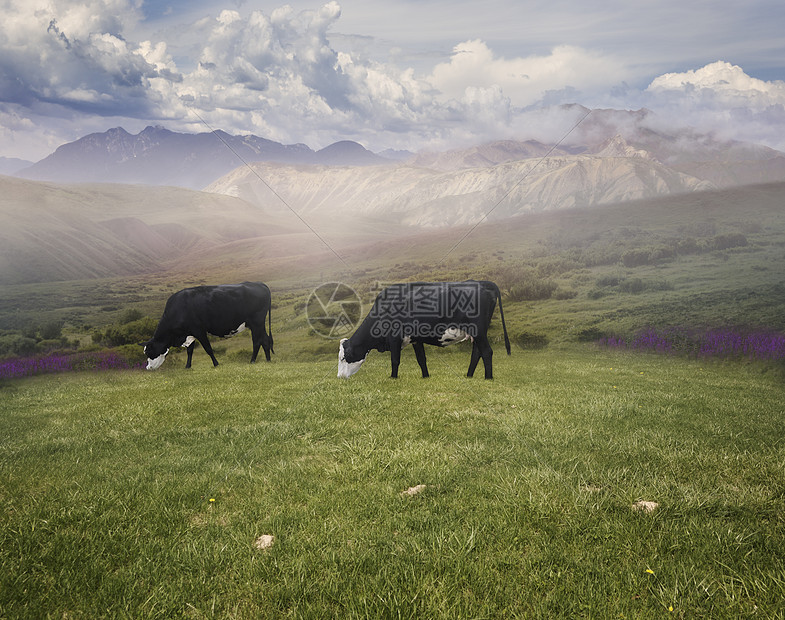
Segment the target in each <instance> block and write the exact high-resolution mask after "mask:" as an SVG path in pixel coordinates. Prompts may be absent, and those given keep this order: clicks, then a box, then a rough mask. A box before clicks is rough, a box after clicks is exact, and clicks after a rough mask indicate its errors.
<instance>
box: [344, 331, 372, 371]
mask: <svg viewBox="0 0 785 620" xmlns="http://www.w3.org/2000/svg"><path fill="white" fill-rule="evenodd" d="M347 340H348V339H347V338H344V339H343V340H341V344H340V346H339V347H338V376H339V377H340V378H341V379H348V378H349V377H351V376H352V375H353V374H354V373H356V372H357V371H358V370H360V366H362V363H363V362H364V361H365V357H368V354H367V353H366V355H365V357H363V358H362V359H360V360H358V361H356V362H347V361H346V348H345V345H346V341H347Z"/></svg>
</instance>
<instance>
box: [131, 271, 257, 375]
mask: <svg viewBox="0 0 785 620" xmlns="http://www.w3.org/2000/svg"><path fill="white" fill-rule="evenodd" d="M270 301H271V296H270V289H269V288H267V285H266V284H262V283H261V282H243V283H242V284H219V285H217V286H196V287H193V288H186V289H183V290H182V291H178V292H177V293H174V294H173V295H172V296H171V297H170V298H169V299H168V300H167V302H166V307H165V308H164V314H163V316H162V317H161V320H160V321H159V322H158V327H156V329H155V333H154V334H153V337H152V338H151V339H150V340H148V341H147V342H143V343H142V346H143V347H144V352H145V355H147V370H155V369H156V368H159V367H160V366H161V364H163V363H164V359H166V354H167V353H168V352H169V349H170V348H171V347H186V350H187V352H188V361H187V362H186V364H185V367H186V368H190V367H191V356H192V355H193V352H194V346H196V343H197V342H199V344H201V345H202V348H203V349H204V350H205V352H206V353H207V355H209V356H210V359H211V360H213V366H218V361H217V360H216V359H215V355H214V354H213V348H212V347H211V346H210V341H209V340H208V339H207V334H212V335H214V336H219V337H222V338H223V337H226V336H233V335H234V334H236V333H238V332H241V331H243V330H245V329H250V330H251V340H252V341H253V354H252V355H251V362H252V363H253V362H255V361H256V356H257V355H258V354H259V347H262V348H263V349H264V355H265V357H266V358H267V361H268V362H269V361H270V353H271V352H273V337H272V319H271V317H270ZM265 318H266V319H267V321H268V324H269V327H270V333H269V334H268V333H267V332H266V331H265V328H264V322H265Z"/></svg>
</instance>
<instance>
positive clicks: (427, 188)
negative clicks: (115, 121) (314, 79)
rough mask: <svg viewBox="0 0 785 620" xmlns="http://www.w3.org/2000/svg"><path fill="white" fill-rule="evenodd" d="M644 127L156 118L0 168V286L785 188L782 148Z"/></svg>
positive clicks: (635, 120)
mask: <svg viewBox="0 0 785 620" xmlns="http://www.w3.org/2000/svg"><path fill="white" fill-rule="evenodd" d="M584 110H585V109H584V108H581V109H579V110H577V112H578V113H580V114H583V113H584ZM586 112H588V111H586ZM650 120H651V119H650V118H649V113H648V112H646V111H641V110H639V111H636V112H629V111H618V110H594V111H592V112H591V114H590V115H589V116H588V117H586V121H585V122H583V123H581V124H580V126H578V127H576V128H575V131H574V132H572V134H571V136H570V141H569V142H567V141H566V140H562V141H560V142H556V143H545V142H540V141H537V140H533V139H529V140H503V141H496V142H490V143H487V144H482V145H476V146H471V147H468V148H462V149H454V150H450V151H443V152H421V153H417V154H411V153H401V152H393V151H385V152H384V153H383V154H374V153H371V152H370V151H368V150H367V149H365V148H364V147H363V146H361V145H359V144H357V143H355V142H350V141H342V142H337V143H335V144H333V145H330V146H328V147H326V148H324V149H321V150H318V151H315V150H313V149H311V148H310V147H308V146H306V145H302V144H295V145H283V144H280V143H277V142H274V141H271V140H266V139H264V138H258V137H255V136H230V135H229V134H226V133H224V132H221V131H216V132H211V133H203V134H181V133H176V132H172V131H169V130H166V129H163V128H161V127H148V128H147V129H145V130H144V131H142V132H140V133H139V134H138V135H135V136H134V135H131V134H129V133H128V132H126V131H125V130H124V129H122V128H116V129H111V130H109V131H107V132H104V133H100V134H91V135H89V136H85V137H84V138H82V139H80V140H77V141H75V142H71V143H69V144H65V145H63V146H61V147H60V148H58V149H57V150H56V151H55V152H54V153H52V154H51V155H49V156H48V157H46V158H45V159H43V160H41V161H39V162H37V163H36V164H33V165H31V166H28V167H27V168H26V169H24V170H22V171H20V172H18V173H16V176H15V177H0V284H19V283H26V282H46V281H62V280H72V279H74V280H75V279H83V278H101V277H113V276H125V275H131V274H140V273H152V272H158V271H161V270H167V269H175V268H177V269H180V268H182V269H185V270H191V269H192V268H194V267H195V266H196V265H203V266H204V265H210V266H216V267H217V266H219V265H221V264H229V263H231V262H233V261H237V260H240V259H239V258H238V257H242V259H241V262H242V261H252V262H255V263H260V262H261V263H265V262H269V261H275V260H277V258H278V257H281V256H288V257H292V256H312V255H315V254H317V253H320V252H322V253H323V252H324V251H325V250H326V249H330V250H336V249H337V250H340V251H343V250H344V249H347V250H348V249H349V248H351V247H355V246H358V245H363V244H365V245H367V244H374V243H377V242H383V241H384V240H387V239H391V238H396V237H402V236H404V237H405V236H411V235H417V234H420V233H421V232H422V231H423V230H424V229H426V230H427V229H445V230H446V229H448V228H450V227H454V226H462V227H469V228H471V227H474V226H476V225H478V224H480V223H482V222H485V221H486V220H489V221H504V220H506V218H510V217H515V216H521V215H526V214H533V213H539V212H545V211H556V210H564V209H578V208H584V209H585V208H592V207H597V206H600V205H608V204H614V203H622V202H629V201H640V200H646V199H652V198H657V197H662V196H668V195H678V194H686V193H692V192H698V191H706V190H717V189H723V188H730V187H735V186H742V185H752V184H760V183H772V182H782V181H785V154H784V153H780V152H778V151H775V150H772V149H769V148H767V147H763V146H760V145H756V144H750V143H741V142H730V141H725V140H721V139H719V138H718V137H716V136H711V135H705V134H699V133H697V132H694V131H690V130H682V131H679V132H667V131H662V130H660V131H657V130H654V129H652V128H651V126H650V125H651V124H650V123H649V121H650ZM16 163H18V162H16ZM20 177H21V178H20ZM195 188H196V189H198V190H200V191H196V189H195ZM741 208H743V205H740V209H741ZM314 233H316V234H314Z"/></svg>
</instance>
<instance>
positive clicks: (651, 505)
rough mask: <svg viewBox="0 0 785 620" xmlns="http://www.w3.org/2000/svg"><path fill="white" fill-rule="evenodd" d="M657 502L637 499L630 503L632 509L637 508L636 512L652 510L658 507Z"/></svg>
mask: <svg viewBox="0 0 785 620" xmlns="http://www.w3.org/2000/svg"><path fill="white" fill-rule="evenodd" d="M659 506H660V505H659V504H658V503H657V502H648V501H646V500H642V499H641V500H638V501H637V502H635V503H634V504H633V505H632V509H633V510H637V511H638V512H647V513H648V512H654V511H655V510H657V508H659Z"/></svg>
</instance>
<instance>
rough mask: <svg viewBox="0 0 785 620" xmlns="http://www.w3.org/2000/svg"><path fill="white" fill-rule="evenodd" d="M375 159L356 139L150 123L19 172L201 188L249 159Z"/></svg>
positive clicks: (43, 177) (93, 139)
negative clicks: (313, 143)
mask: <svg viewBox="0 0 785 620" xmlns="http://www.w3.org/2000/svg"><path fill="white" fill-rule="evenodd" d="M255 161H272V162H283V163H290V164H305V163H308V164H337V165H345V164H351V165H354V166H363V165H373V164H378V163H381V162H386V161H389V160H387V159H385V158H383V157H379V156H378V155H374V154H373V153H371V152H370V151H368V150H366V149H365V148H364V147H362V146H361V145H359V144H357V143H356V142H348V141H347V142H339V143H336V144H334V145H331V146H328V147H327V148H324V149H322V150H320V151H316V152H315V151H313V150H312V149H311V148H310V147H308V146H306V145H304V144H291V145H284V144H281V143H279V142H274V141H272V140H267V139H265V138H259V137H257V136H251V135H248V136H232V135H229V134H228V133H226V132H223V131H215V132H209V133H199V134H185V133H177V132H173V131H169V130H167V129H164V128H163V127H147V128H146V129H144V130H143V131H141V132H140V133H139V134H137V135H132V134H130V133H128V132H127V131H126V130H125V129H123V128H122V127H117V128H114V129H110V130H108V131H105V132H103V133H94V134H90V135H88V136H85V137H83V138H80V139H79V140H76V141H74V142H69V143H68V144H64V145H62V146H61V147H59V148H58V149H57V150H56V151H55V152H54V153H52V154H51V155H49V156H48V157H46V158H44V159H42V160H41V161H39V162H37V163H35V164H33V165H31V166H28V167H26V168H24V169H22V170H19V169H17V171H15V174H16V176H19V177H21V178H26V179H32V180H39V181H54V182H58V183H132V184H144V185H173V186H178V187H186V188H190V189H201V188H203V187H204V186H205V185H207V184H208V183H210V182H212V181H213V180H215V179H217V178H219V177H221V176H222V175H224V174H226V173H227V172H229V171H231V170H233V169H235V168H237V167H238V166H242V165H244V162H255Z"/></svg>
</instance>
